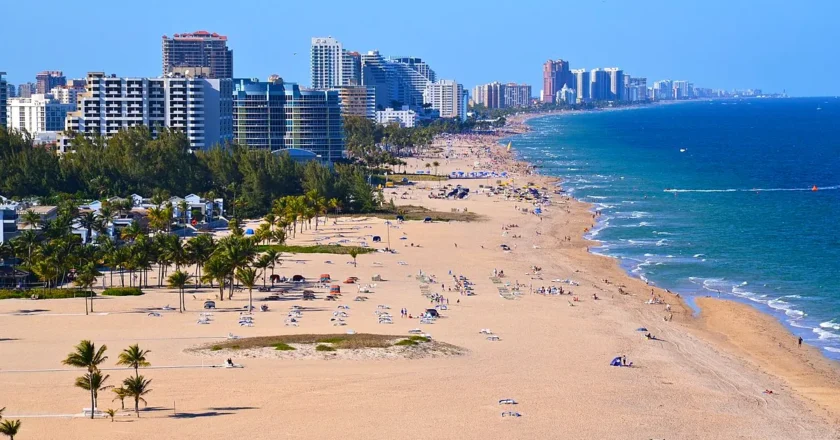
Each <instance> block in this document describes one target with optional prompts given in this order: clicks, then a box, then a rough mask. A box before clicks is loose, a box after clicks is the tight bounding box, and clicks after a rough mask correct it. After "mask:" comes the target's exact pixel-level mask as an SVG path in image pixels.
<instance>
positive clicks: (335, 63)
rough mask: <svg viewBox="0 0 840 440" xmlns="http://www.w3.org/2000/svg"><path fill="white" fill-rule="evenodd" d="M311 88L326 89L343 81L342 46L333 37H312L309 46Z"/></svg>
mask: <svg viewBox="0 0 840 440" xmlns="http://www.w3.org/2000/svg"><path fill="white" fill-rule="evenodd" d="M309 67H310V71H311V76H312V88H313V89H316V90H326V89H331V88H333V87H338V86H340V85H342V84H343V83H344V81H343V76H344V75H343V74H344V48H343V47H342V46H341V43H340V42H339V41H338V40H336V39H335V38H333V37H314V38H312V44H311V46H310V64H309Z"/></svg>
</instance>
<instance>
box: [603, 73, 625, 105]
mask: <svg viewBox="0 0 840 440" xmlns="http://www.w3.org/2000/svg"><path fill="white" fill-rule="evenodd" d="M604 72H607V74H608V75H609V77H610V79H609V81H610V87H609V93H608V94H607V99H609V100H610V101H622V100H624V71H623V70H621V69H619V68H618V67H608V68H606V69H604Z"/></svg>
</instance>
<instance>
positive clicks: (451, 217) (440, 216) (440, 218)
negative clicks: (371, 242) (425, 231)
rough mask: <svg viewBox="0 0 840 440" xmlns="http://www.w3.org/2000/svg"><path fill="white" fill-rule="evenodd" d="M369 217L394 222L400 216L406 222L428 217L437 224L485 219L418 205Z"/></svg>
mask: <svg viewBox="0 0 840 440" xmlns="http://www.w3.org/2000/svg"><path fill="white" fill-rule="evenodd" d="M368 215H371V216H374V217H379V218H384V219H388V220H393V219H395V218H396V217H397V216H398V215H401V216H403V218H404V219H405V220H406V221H411V220H418V221H422V220H425V219H426V217H431V219H432V221H435V222H475V221H482V220H484V219H485V218H484V217H483V216H481V215H479V214H476V213H474V212H446V211H434V210H431V209H429V208H425V207H423V206H417V205H403V206H399V207H397V208H396V209H388V210H382V211H377V212H374V213H371V214H368Z"/></svg>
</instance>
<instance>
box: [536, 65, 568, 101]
mask: <svg viewBox="0 0 840 440" xmlns="http://www.w3.org/2000/svg"><path fill="white" fill-rule="evenodd" d="M564 85H568V86H569V87H572V86H573V84H572V73H571V71H570V70H569V62H568V61H563V60H556V61H555V60H548V61H546V62H545V64H543V102H545V103H549V104H551V103H553V102H554V95H556V94H557V92H559V91H560V89H562V88H563V86H564Z"/></svg>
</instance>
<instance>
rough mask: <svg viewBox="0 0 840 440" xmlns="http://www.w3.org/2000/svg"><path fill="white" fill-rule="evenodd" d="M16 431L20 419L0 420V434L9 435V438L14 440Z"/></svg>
mask: <svg viewBox="0 0 840 440" xmlns="http://www.w3.org/2000/svg"><path fill="white" fill-rule="evenodd" d="M18 432H20V420H3V421H2V422H0V434H3V435H5V436H6V437H9V440H15V436H16V435H18Z"/></svg>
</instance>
